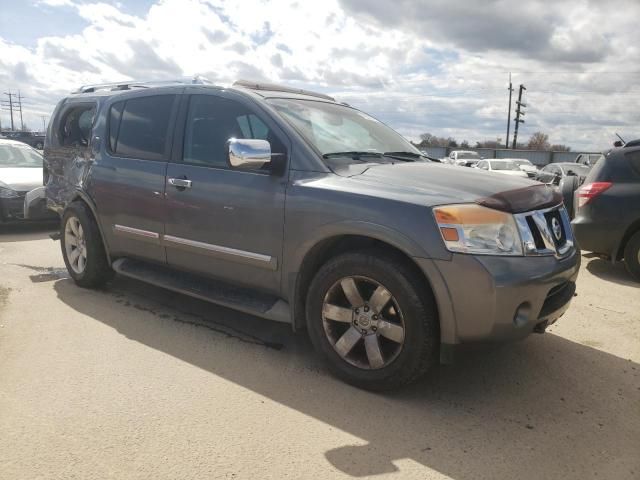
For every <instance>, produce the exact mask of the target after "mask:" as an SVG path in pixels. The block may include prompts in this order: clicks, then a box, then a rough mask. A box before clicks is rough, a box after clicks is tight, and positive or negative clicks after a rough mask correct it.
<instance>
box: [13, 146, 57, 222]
mask: <svg viewBox="0 0 640 480" xmlns="http://www.w3.org/2000/svg"><path fill="white" fill-rule="evenodd" d="M42 162H43V160H42V154H41V153H40V152H38V151H36V150H34V149H33V148H31V147H30V146H29V145H25V144H24V143H22V142H17V141H15V140H8V139H0V224H3V223H9V222H17V221H23V220H25V211H24V205H25V197H26V196H27V195H29V194H30V193H31V192H34V191H38V189H40V190H39V191H40V192H41V194H42V195H41V197H40V198H41V201H40V202H33V204H32V206H31V210H30V212H28V215H27V217H28V218H29V219H34V220H45V219H52V218H56V215H55V214H54V213H53V212H51V211H50V210H47V209H46V205H45V201H44V195H43V194H44V188H43V185H42V178H43V177H42ZM32 195H33V194H32Z"/></svg>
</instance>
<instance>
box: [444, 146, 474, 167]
mask: <svg viewBox="0 0 640 480" xmlns="http://www.w3.org/2000/svg"><path fill="white" fill-rule="evenodd" d="M480 160H482V157H481V156H480V154H479V153H478V152H474V151H470V150H454V151H453V152H451V153H450V154H449V162H448V163H450V164H452V165H457V166H458V167H473V166H475V164H476V163H478V162H479V161H480Z"/></svg>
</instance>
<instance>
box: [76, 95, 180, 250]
mask: <svg viewBox="0 0 640 480" xmlns="http://www.w3.org/2000/svg"><path fill="white" fill-rule="evenodd" d="M177 104H178V96H177V95H169V94H166V95H158V94H155V95H139V94H138V95H136V96H135V97H132V98H129V99H125V100H122V101H118V102H115V103H113V104H112V105H111V106H110V107H109V108H108V110H107V112H106V113H105V114H104V115H105V120H106V121H107V122H108V125H107V128H106V135H104V140H103V143H104V145H103V146H102V148H101V154H100V158H99V160H98V161H96V163H95V164H94V165H93V167H92V168H93V170H92V174H91V181H90V184H89V185H88V189H89V190H90V194H91V196H92V197H93V198H94V201H95V203H96V207H97V209H98V211H99V212H100V215H99V216H100V222H101V227H102V231H103V233H104V236H105V239H106V241H107V244H108V247H109V251H110V253H111V254H112V256H116V257H117V256H131V257H138V258H142V259H145V260H152V261H155V262H162V263H164V262H165V261H166V256H165V250H164V247H163V246H162V245H161V236H162V234H163V232H164V220H165V201H164V186H165V178H166V170H167V162H168V158H169V153H170V146H171V139H172V135H171V132H173V126H174V125H175V116H176V111H177Z"/></svg>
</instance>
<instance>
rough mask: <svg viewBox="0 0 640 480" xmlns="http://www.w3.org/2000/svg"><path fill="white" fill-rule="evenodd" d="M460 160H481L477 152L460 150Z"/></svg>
mask: <svg viewBox="0 0 640 480" xmlns="http://www.w3.org/2000/svg"><path fill="white" fill-rule="evenodd" d="M458 160H480V155H478V154H477V153H476V152H460V153H458Z"/></svg>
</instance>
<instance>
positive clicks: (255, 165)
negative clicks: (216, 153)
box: [227, 138, 271, 169]
mask: <svg viewBox="0 0 640 480" xmlns="http://www.w3.org/2000/svg"><path fill="white" fill-rule="evenodd" d="M227 143H228V146H229V163H230V164H231V166H232V167H234V168H246V169H260V168H262V167H264V165H265V164H269V163H271V145H270V144H269V142H268V141H266V140H257V139H248V138H231V139H229V140H228V142H227Z"/></svg>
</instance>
